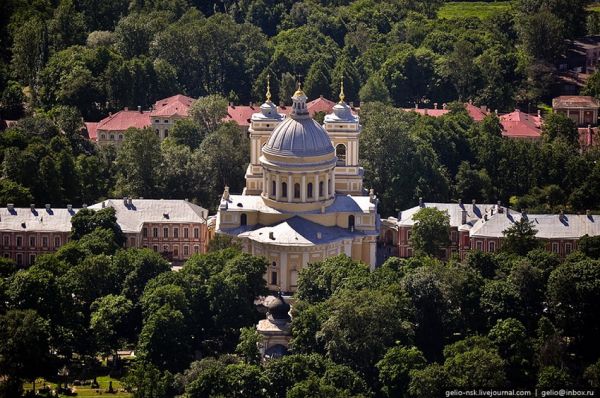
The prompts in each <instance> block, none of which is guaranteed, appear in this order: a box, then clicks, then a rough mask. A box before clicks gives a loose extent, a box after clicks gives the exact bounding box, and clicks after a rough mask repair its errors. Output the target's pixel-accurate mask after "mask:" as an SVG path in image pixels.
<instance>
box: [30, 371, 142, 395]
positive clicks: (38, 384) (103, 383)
mask: <svg viewBox="0 0 600 398" xmlns="http://www.w3.org/2000/svg"><path fill="white" fill-rule="evenodd" d="M96 380H97V381H98V384H99V385H100V388H98V391H99V392H96V389H95V388H90V386H73V385H71V384H69V387H71V388H72V389H74V391H75V392H77V395H75V396H74V397H76V398H98V397H116V398H131V397H133V394H131V393H128V392H121V391H119V390H121V389H122V388H123V385H122V384H121V382H120V381H119V380H117V379H113V378H111V377H110V376H98V377H97V378H96ZM111 381H112V385H113V390H115V391H116V393H114V394H109V393H107V392H106V391H107V390H108V385H109V383H110V382H111ZM43 386H50V388H51V389H56V383H55V382H50V381H48V380H45V379H37V380H36V381H35V388H36V390H37V389H40V388H42V387H43ZM23 388H24V389H25V391H28V390H31V382H26V383H25V384H24V385H23ZM60 397H61V398H63V397H65V398H66V397H68V396H67V395H60Z"/></svg>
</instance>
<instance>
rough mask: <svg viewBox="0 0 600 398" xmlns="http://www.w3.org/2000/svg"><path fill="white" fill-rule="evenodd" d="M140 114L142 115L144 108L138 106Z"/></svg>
mask: <svg viewBox="0 0 600 398" xmlns="http://www.w3.org/2000/svg"><path fill="white" fill-rule="evenodd" d="M138 112H139V113H142V107H141V106H139V105H138Z"/></svg>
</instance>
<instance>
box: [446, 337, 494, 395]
mask: <svg viewBox="0 0 600 398" xmlns="http://www.w3.org/2000/svg"><path fill="white" fill-rule="evenodd" d="M444 356H445V357H446V361H445V362H444V369H445V370H446V372H447V374H448V376H449V379H450V385H452V386H453V387H455V388H464V389H470V388H482V387H483V388H501V387H502V386H505V385H506V374H505V372H504V366H505V363H504V361H503V360H502V358H501V357H500V355H498V352H497V350H496V349H495V348H494V347H493V346H492V344H491V342H490V341H489V340H487V339H486V338H481V337H478V336H475V337H470V338H467V339H465V340H461V341H458V342H456V343H454V344H451V345H449V346H447V347H446V348H444Z"/></svg>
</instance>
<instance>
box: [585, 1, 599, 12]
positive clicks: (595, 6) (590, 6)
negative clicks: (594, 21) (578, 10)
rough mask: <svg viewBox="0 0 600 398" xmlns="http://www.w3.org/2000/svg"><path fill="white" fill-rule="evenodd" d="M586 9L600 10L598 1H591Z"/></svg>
mask: <svg viewBox="0 0 600 398" xmlns="http://www.w3.org/2000/svg"><path fill="white" fill-rule="evenodd" d="M587 9H588V11H594V12H600V3H592V4H590V5H589V6H588V8H587Z"/></svg>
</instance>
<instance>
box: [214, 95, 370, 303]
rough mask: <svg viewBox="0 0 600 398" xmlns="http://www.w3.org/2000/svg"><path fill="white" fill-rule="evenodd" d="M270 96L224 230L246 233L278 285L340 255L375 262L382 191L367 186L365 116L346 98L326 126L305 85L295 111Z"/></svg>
mask: <svg viewBox="0 0 600 398" xmlns="http://www.w3.org/2000/svg"><path fill="white" fill-rule="evenodd" d="M266 97H267V98H266V101H265V103H263V104H262V105H261V106H260V112H258V113H255V114H253V115H252V118H251V125H250V128H249V130H248V131H249V136H250V164H249V165H248V169H247V171H246V187H245V189H244V191H243V192H242V194H240V195H234V194H230V193H229V189H228V188H225V192H224V193H223V197H222V199H221V202H220V205H219V209H218V212H217V219H216V232H217V233H221V234H228V235H231V236H234V237H236V238H238V240H239V241H240V243H241V244H242V248H243V250H244V251H245V252H247V253H250V254H253V255H257V256H263V257H265V258H267V260H268V262H269V264H270V265H269V269H268V270H267V274H266V280H267V285H268V287H269V288H270V289H271V290H280V291H284V292H294V291H295V290H296V287H297V283H298V272H299V271H300V270H301V269H302V268H303V267H306V266H307V265H309V264H310V263H314V262H317V261H321V260H324V259H326V258H328V257H332V256H336V255H339V254H342V253H343V254H346V255H347V256H349V257H351V258H352V259H354V260H358V261H362V262H364V263H366V264H368V265H370V267H371V268H374V267H375V261H376V240H377V236H378V234H379V223H380V219H379V215H378V213H377V198H376V197H375V195H374V193H373V191H372V190H371V191H370V192H369V193H367V191H366V190H365V188H364V187H363V174H364V171H363V168H362V167H360V166H359V161H358V154H359V136H360V133H361V125H360V122H359V117H358V115H355V114H354V113H353V112H352V109H351V108H350V106H348V104H347V103H346V102H345V101H344V90H343V84H342V86H341V90H340V101H339V102H338V103H337V104H336V105H335V106H334V107H333V112H332V113H331V114H328V115H326V116H325V119H324V123H323V125H320V124H319V123H318V122H316V121H315V120H314V119H312V118H311V117H310V115H309V112H308V110H307V107H306V101H307V97H306V95H305V94H304V92H303V91H302V89H301V87H300V85H299V86H298V90H297V91H296V92H295V93H294V96H293V97H292V101H293V105H292V111H291V113H290V115H289V116H287V117H286V116H285V115H283V114H281V113H279V112H278V109H277V106H276V105H275V104H274V103H273V102H272V101H271V94H270V89H269V87H267V95H266Z"/></svg>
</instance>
